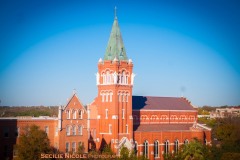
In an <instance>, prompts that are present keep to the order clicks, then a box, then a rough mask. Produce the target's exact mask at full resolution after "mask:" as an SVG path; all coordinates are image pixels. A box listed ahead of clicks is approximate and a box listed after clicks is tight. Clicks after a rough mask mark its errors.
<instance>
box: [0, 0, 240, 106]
mask: <svg viewBox="0 0 240 160" xmlns="http://www.w3.org/2000/svg"><path fill="white" fill-rule="evenodd" d="M114 6H117V8H118V10H117V16H118V20H119V24H120V29H121V32H122V36H123V41H124V44H125V47H126V51H127V55H128V57H129V58H131V59H132V60H133V63H134V72H135V73H136V74H137V76H136V79H135V85H134V89H133V93H134V95H148V96H164V97H169V96H170V97H176V96H182V95H183V96H185V97H187V98H188V99H189V100H190V101H191V102H192V104H193V105H195V106H203V105H212V106H219V105H239V104H240V1H238V0H235V1H233V0H195V1H192V0H155V1H153V0H146V1H141V0H136V1H133V0H131V1H129V0H106V1H103V0H101V1H92V0H85V1H84V0H81V1H80V0H75V1H74V0H66V1H61V0H55V1H53V0H34V1H33V0H15V1H13V0H2V1H1V2H0V24H1V25H0V35H1V36H0V100H1V104H0V105H10V106H12V105H59V104H62V105H64V104H66V100H67V98H69V97H70V96H71V95H72V92H73V89H76V90H77V93H78V97H79V98H80V100H81V101H82V103H83V104H87V103H91V102H92V100H93V99H94V98H95V97H96V96H97V87H96V82H95V73H96V72H97V62H98V60H99V58H102V57H103V56H104V53H105V49H106V47H107V42H108V38H109V35H110V31H111V27H112V23H113V20H114Z"/></svg>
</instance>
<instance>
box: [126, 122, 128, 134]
mask: <svg viewBox="0 0 240 160" xmlns="http://www.w3.org/2000/svg"><path fill="white" fill-rule="evenodd" d="M126 133H128V125H127V124H126Z"/></svg>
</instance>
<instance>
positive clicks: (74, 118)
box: [72, 110, 77, 119]
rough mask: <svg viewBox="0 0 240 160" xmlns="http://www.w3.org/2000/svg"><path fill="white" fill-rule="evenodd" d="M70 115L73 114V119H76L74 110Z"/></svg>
mask: <svg viewBox="0 0 240 160" xmlns="http://www.w3.org/2000/svg"><path fill="white" fill-rule="evenodd" d="M72 114H73V119H76V117H77V116H76V110H73V111H72Z"/></svg>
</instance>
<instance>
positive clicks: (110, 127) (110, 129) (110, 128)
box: [108, 124, 112, 133]
mask: <svg viewBox="0 0 240 160" xmlns="http://www.w3.org/2000/svg"><path fill="white" fill-rule="evenodd" d="M108 127H109V133H112V125H111V124H109V125H108Z"/></svg>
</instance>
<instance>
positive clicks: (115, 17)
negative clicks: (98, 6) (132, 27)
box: [114, 6, 117, 19]
mask: <svg viewBox="0 0 240 160" xmlns="http://www.w3.org/2000/svg"><path fill="white" fill-rule="evenodd" d="M114 19H117V7H116V6H115V8H114Z"/></svg>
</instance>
